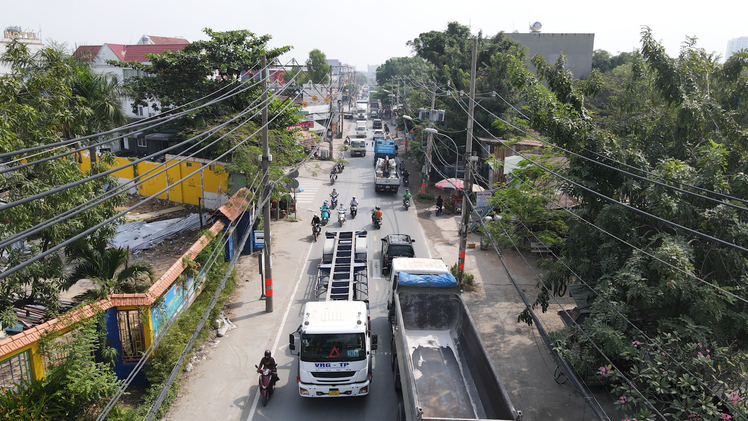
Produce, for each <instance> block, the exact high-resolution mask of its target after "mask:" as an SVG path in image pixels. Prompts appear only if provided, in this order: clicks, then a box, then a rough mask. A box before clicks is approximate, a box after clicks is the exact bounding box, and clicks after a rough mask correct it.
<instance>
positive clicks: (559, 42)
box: [505, 31, 595, 79]
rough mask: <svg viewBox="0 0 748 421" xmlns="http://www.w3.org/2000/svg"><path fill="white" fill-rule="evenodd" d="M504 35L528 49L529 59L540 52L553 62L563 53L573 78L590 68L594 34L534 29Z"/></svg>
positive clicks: (583, 75) (582, 75) (588, 70)
mask: <svg viewBox="0 0 748 421" xmlns="http://www.w3.org/2000/svg"><path fill="white" fill-rule="evenodd" d="M505 35H506V36H507V37H509V38H511V39H513V40H515V41H519V42H520V43H522V45H525V46H526V47H527V48H528V50H529V51H528V53H529V54H528V58H529V59H531V58H532V57H533V56H535V54H540V55H541V56H543V58H545V60H546V61H547V62H549V63H551V64H553V63H555V62H556V60H558V57H559V56H560V55H561V53H563V54H564V55H565V56H566V68H567V69H569V70H571V72H572V73H573V74H574V78H575V79H581V78H584V77H585V76H587V74H589V72H590V71H591V70H592V52H593V51H594V46H595V34H553V33H548V34H544V33H541V32H539V31H536V32H530V33H518V32H514V33H505ZM528 61H529V60H528ZM528 66H529V67H530V69H532V70H533V71H535V67H534V66H532V65H531V64H530V63H529V62H528Z"/></svg>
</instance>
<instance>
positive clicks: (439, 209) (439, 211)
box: [435, 206, 444, 216]
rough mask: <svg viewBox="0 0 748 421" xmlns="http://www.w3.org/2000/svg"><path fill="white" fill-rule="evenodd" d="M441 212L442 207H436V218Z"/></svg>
mask: <svg viewBox="0 0 748 421" xmlns="http://www.w3.org/2000/svg"><path fill="white" fill-rule="evenodd" d="M443 211H444V209H442V206H437V207H436V212H435V214H436V216H439V215H441V214H442V212H443Z"/></svg>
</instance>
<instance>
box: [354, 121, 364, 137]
mask: <svg viewBox="0 0 748 421" xmlns="http://www.w3.org/2000/svg"><path fill="white" fill-rule="evenodd" d="M356 137H366V123H365V122H364V123H356Z"/></svg>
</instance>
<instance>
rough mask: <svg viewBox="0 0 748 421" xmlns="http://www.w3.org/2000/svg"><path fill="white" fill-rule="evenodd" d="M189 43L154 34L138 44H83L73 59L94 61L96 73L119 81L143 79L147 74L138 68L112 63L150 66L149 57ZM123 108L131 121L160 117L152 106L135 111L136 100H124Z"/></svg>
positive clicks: (180, 47)
mask: <svg viewBox="0 0 748 421" xmlns="http://www.w3.org/2000/svg"><path fill="white" fill-rule="evenodd" d="M188 44H189V41H187V40H186V39H184V38H178V37H158V36H153V35H143V36H142V37H141V38H140V40H139V41H138V43H137V44H133V45H126V44H108V43H107V44H102V45H81V46H79V47H78V48H77V49H76V50H75V52H74V53H73V57H76V58H83V59H88V60H91V61H92V62H93V69H94V71H95V72H96V73H100V74H109V75H112V77H114V78H116V79H117V80H118V81H120V82H121V81H124V80H125V79H127V78H129V77H133V76H143V75H144V73H143V72H142V71H140V70H136V69H127V68H123V67H117V66H113V65H111V64H109V63H108V61H110V60H111V61H118V62H128V61H135V62H138V63H143V64H150V62H149V61H148V58H147V57H146V54H149V53H150V54H163V53H164V52H165V51H181V50H182V49H183V48H184V47H186V46H187V45H188ZM122 107H123V108H124V111H125V112H126V113H127V115H128V117H131V118H146V117H150V116H153V115H155V114H158V111H156V110H154V109H153V108H152V107H150V106H146V107H143V106H138V108H137V110H135V111H133V109H132V100H130V99H129V98H126V97H123V98H122Z"/></svg>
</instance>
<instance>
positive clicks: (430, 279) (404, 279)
mask: <svg viewBox="0 0 748 421" xmlns="http://www.w3.org/2000/svg"><path fill="white" fill-rule="evenodd" d="M397 282H398V284H399V285H400V286H403V287H422V288H457V279H455V277H454V276H452V274H451V273H445V274H442V275H411V274H409V273H405V272H400V273H399V274H398V281H397Z"/></svg>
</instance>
